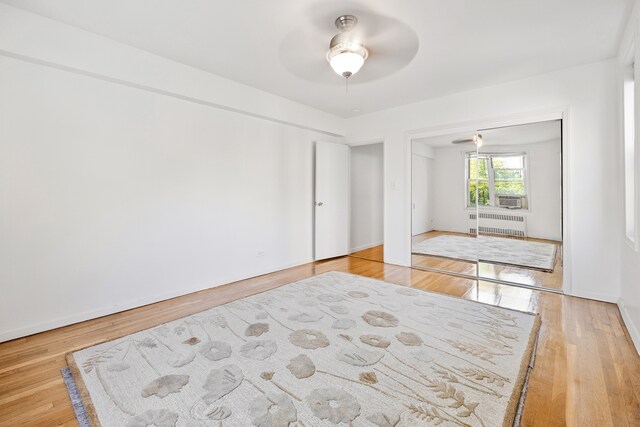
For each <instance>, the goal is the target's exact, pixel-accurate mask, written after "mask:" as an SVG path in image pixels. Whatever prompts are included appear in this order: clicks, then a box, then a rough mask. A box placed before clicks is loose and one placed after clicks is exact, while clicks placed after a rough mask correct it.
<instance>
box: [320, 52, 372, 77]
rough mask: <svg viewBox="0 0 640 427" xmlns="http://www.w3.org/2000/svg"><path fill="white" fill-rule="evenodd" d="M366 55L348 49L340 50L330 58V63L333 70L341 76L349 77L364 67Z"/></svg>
mask: <svg viewBox="0 0 640 427" xmlns="http://www.w3.org/2000/svg"><path fill="white" fill-rule="evenodd" d="M364 59H365V58H364V57H363V56H362V55H360V54H358V53H355V52H351V51H348V50H345V51H342V52H338V53H336V54H335V55H332V57H331V59H329V64H330V65H331V68H333V71H335V72H336V73H337V74H338V75H339V76H342V77H345V78H349V77H351V76H352V75H354V74H355V73H357V72H358V71H360V68H362V65H364Z"/></svg>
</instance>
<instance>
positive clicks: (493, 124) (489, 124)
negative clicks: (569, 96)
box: [405, 106, 573, 295]
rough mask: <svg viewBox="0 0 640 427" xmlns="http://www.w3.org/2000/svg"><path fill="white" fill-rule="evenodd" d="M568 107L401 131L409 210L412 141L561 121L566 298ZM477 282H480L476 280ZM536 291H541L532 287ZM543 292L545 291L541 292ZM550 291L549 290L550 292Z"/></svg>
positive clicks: (565, 287) (566, 288) (567, 284)
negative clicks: (402, 133)
mask: <svg viewBox="0 0 640 427" xmlns="http://www.w3.org/2000/svg"><path fill="white" fill-rule="evenodd" d="M570 112H571V111H570V107H569V106H562V107H557V108H550V109H545V110H536V111H529V112H522V113H517V114H509V115H500V116H494V117H488V118H484V119H478V120H470V121H464V122H454V123H449V124H443V125H437V126H431V127H427V128H422V129H416V130H411V131H407V132H405V152H406V158H405V159H406V160H405V161H406V164H407V165H408V166H409V167H408V168H407V171H406V179H408V180H409V183H410V185H409V188H410V190H409V191H408V192H407V193H408V194H407V195H406V197H405V203H406V206H409V207H411V196H412V193H413V182H412V180H411V169H412V167H411V164H412V163H411V160H412V158H411V155H412V145H411V144H412V141H413V140H414V139H418V138H426V137H433V136H441V135H449V134H452V133H459V132H466V131H469V129H473V130H474V132H475V131H476V130H478V129H491V128H499V127H508V126H518V125H525V124H530V123H537V122H545V121H552V120H561V121H562V136H561V139H562V144H561V145H562V262H563V264H562V292H563V293H564V294H566V295H571V290H572V288H573V286H572V271H571V231H570V228H569V224H568V220H569V217H570V204H569V194H570V192H569V188H570V184H571V183H570V180H569V158H570V156H569V152H570V148H571V145H572V144H571V143H570V141H571V133H570V120H571V117H570ZM411 215H412V211H411V209H409V212H408V217H409V218H408V223H409V224H411ZM410 235H411V233H409V236H408V237H405V239H408V245H407V247H408V248H409V260H411V236H410ZM477 279H478V280H484V279H481V278H477ZM512 285H513V286H520V287H527V288H530V286H527V285H519V284H512ZM535 289H540V290H543V289H541V288H535ZM544 290H546V289H544ZM551 292H553V290H551Z"/></svg>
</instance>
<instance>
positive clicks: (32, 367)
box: [0, 257, 640, 427]
mask: <svg viewBox="0 0 640 427" xmlns="http://www.w3.org/2000/svg"><path fill="white" fill-rule="evenodd" d="M330 270H338V271H347V272H351V273H354V274H361V275H364V276H370V277H374V278H378V279H382V280H386V281H389V282H394V283H399V284H404V285H409V286H413V287H415V288H420V289H425V290H429V291H435V292H441V293H446V294H450V295H454V296H458V297H462V298H467V299H471V300H476V301H482V302H486V303H491V304H495V305H499V306H501V307H507V308H515V309H518V310H528V311H535V312H539V313H540V314H541V316H542V327H541V331H540V338H539V342H538V348H537V356H536V363H535V368H534V370H533V373H532V376H531V379H530V382H529V391H528V395H527V400H526V404H525V408H524V415H523V419H522V425H523V426H563V425H570V426H616V427H621V426H639V425H640V404H639V402H640V357H639V356H638V354H637V353H636V352H635V349H634V347H633V346H632V344H631V343H630V338H629V336H628V333H627V331H626V329H625V327H624V324H623V323H622V320H621V318H620V313H619V311H618V308H617V307H616V306H615V305H614V304H608V303H602V302H596V301H590V300H586V299H580V298H574V297H568V296H563V295H558V294H553V293H549V292H539V291H536V290H531V289H525V288H517V287H513V286H503V285H498V284H493V283H488V282H476V281H474V280H469V279H464V278H459V277H453V276H447V275H442V274H437V273H431V272H426V271H420V270H416V269H410V268H405V267H399V266H393V265H388V264H383V263H380V262H375V261H369V260H364V259H360V258H353V257H343V258H338V259H334V260H330V261H326V262H317V263H311V264H305V265H302V266H299V267H295V268H291V269H288V270H283V271H280V272H276V273H272V274H268V275H265V276H261V277H257V278H253V279H249V280H243V281H241V282H237V283H233V284H229V285H225V286H220V287H217V288H213V289H208V290H204V291H200V292H196V293H193V294H189V295H186V296H183V297H179V298H174V299H171V300H168V301H163V302H160V303H156V304H151V305H148V306H145V307H140V308H137V309H133V310H129V311H125V312H122V313H118V314H114V315H110V316H105V317H102V318H99V319H94V320H90V321H87V322H83V323H79V324H75V325H71V326H67V327H64V328H59V329H56V330H53V331H49V332H44V333H41V334H37V335H33V336H30V337H26V338H21V339H17V340H13V341H10V342H6V343H3V344H0V426H57V425H65V426H75V425H77V424H76V422H75V418H74V414H73V410H72V408H71V404H70V402H69V398H68V396H67V393H66V389H65V387H64V384H63V382H62V377H61V375H60V369H61V368H62V367H64V366H65V360H64V356H65V354H66V353H68V352H70V351H74V350H77V349H80V348H84V347H87V346H90V345H94V344H97V343H100V342H103V341H106V340H111V339H114V338H117V337H120V336H123V335H126V334H130V333H132V332H135V331H138V330H141V329H145V328H148V327H151V326H155V325H157V324H159V323H162V322H166V321H170V320H173V319H176V318H179V317H182V316H185V315H188V314H192V313H195V312H198V311H201V310H204V309H206V308H209V307H212V306H216V305H219V304H224V303H226V302H228V301H232V300H235V299H237V298H241V297H244V296H247V295H251V294H255V293H258V292H261V291H264V290H267V289H271V288H274V287H277V286H280V285H283V284H285V283H288V282H291V281H295V280H299V279H302V278H305V277H308V276H311V275H314V274H317V273H321V272H324V271H330Z"/></svg>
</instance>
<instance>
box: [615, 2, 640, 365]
mask: <svg viewBox="0 0 640 427" xmlns="http://www.w3.org/2000/svg"><path fill="white" fill-rule="evenodd" d="M638 34H639V23H638V6H637V4H636V8H635V10H634V11H633V14H632V16H631V18H630V19H629V23H628V25H627V28H626V30H625V34H624V37H623V41H622V43H621V46H620V55H619V58H618V59H619V60H620V65H624V63H625V62H626V60H627V56H628V55H627V54H628V53H629V54H630V55H629V56H631V58H630V59H632V60H633V61H634V62H635V64H636V67H635V69H634V73H635V82H636V93H635V115H636V117H635V157H636V158H635V193H636V194H635V199H636V200H635V206H636V212H635V217H636V230H637V227H638V226H640V154H639V152H640V131H639V130H640V108H639V107H638V106H640V89H639V85H638V82H640V67H638V66H637V64H640V38H639V37H638ZM630 49H633V50H632V51H630ZM619 77H620V79H619V83H618V93H619V95H620V98H619V101H618V108H619V109H620V112H621V113H622V111H621V109H622V67H620V69H619ZM620 116H622V114H620ZM618 124H619V126H620V138H619V139H618V153H619V169H618V170H619V171H620V173H619V175H618V176H619V180H620V181H621V182H624V181H623V177H622V173H623V172H624V167H623V166H624V162H623V147H624V139H623V138H622V135H624V134H623V132H622V125H623V122H622V120H620V121H619V123H618ZM624 207H625V205H624V201H620V202H619V204H618V210H619V212H621V216H622V213H624ZM623 220H624V218H621V221H623ZM620 234H621V235H622V236H621V237H622V239H621V240H622V242H621V244H620V248H621V249H620V251H621V256H622V264H621V295H620V301H619V304H618V305H619V307H620V312H621V314H622V317H623V319H624V321H625V323H626V325H627V329H628V330H629V334H630V335H631V338H632V339H633V342H634V343H635V346H636V349H637V350H638V353H640V251H638V246H639V244H638V242H637V243H636V245H635V247H634V245H632V244H629V242H627V240H626V237H625V234H626V233H625V230H624V228H622V229H621V231H620ZM639 235H640V234H639Z"/></svg>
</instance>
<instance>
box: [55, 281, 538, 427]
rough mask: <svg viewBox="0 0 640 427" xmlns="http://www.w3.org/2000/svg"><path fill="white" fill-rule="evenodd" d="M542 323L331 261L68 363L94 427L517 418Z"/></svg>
mask: <svg viewBox="0 0 640 427" xmlns="http://www.w3.org/2000/svg"><path fill="white" fill-rule="evenodd" d="M539 326H540V320H539V316H537V315H533V314H529V313H523V312H519V311H513V310H507V309H502V308H498V307H495V306H491V305H486V304H481V303H477V302H473V301H468V300H463V299H459V298H454V297H448V296H444V295H439V294H434V293H431V292H425V291H421V290H416V289H413V288H409V287H405V286H401V285H395V284H391V283H387V282H383V281H380V280H374V279H370V278H366V277H361V276H356V275H351V274H346V273H339V272H328V273H324V274H320V275H317V276H313V277H310V278H308V279H304V280H300V281H298V282H295V283H291V284H288V285H284V286H282V287H279V288H276V289H273V290H270V291H267V292H264V293H261V294H258V295H254V296H250V297H246V298H242V299H239V300H236V301H234V302H231V303H227V304H225V305H222V306H219V307H215V308H211V309H209V310H206V311H203V312H200V313H196V314H194V315H191V316H187V317H184V318H181V319H178V320H175V321H172V322H169V323H165V324H163V325H159V326H157V327H154V328H151V329H147V330H144V331H141V332H137V333H134V334H131V335H127V336H124V337H122V338H119V339H116V340H113V341H109V342H105V343H103V344H99V345H95V346H92V347H89V348H86V349H84V350H80V351H76V352H73V353H70V354H69V355H68V356H67V360H68V362H69V366H70V368H71V371H72V373H73V377H74V379H75V382H76V384H77V388H78V389H79V391H80V395H81V396H82V401H83V403H84V406H85V408H86V412H87V415H88V418H89V420H90V421H91V425H94V426H98V425H102V426H131V427H137V426H151V425H155V426H211V425H214V426H264V427H266V426H273V427H279V426H292V427H305V426H306V427H312V426H333V425H343V426H372V425H373V426H385V427H386V426H422V425H431V424H434V425H442V426H444V425H447V426H448V425H451V426H487V427H488V426H511V425H513V422H514V419H515V417H516V411H517V408H518V403H519V401H520V397H521V394H522V391H523V385H524V381H525V377H526V374H527V371H528V367H529V362H530V360H531V356H532V353H533V347H534V342H535V338H536V336H537V332H538V329H539Z"/></svg>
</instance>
